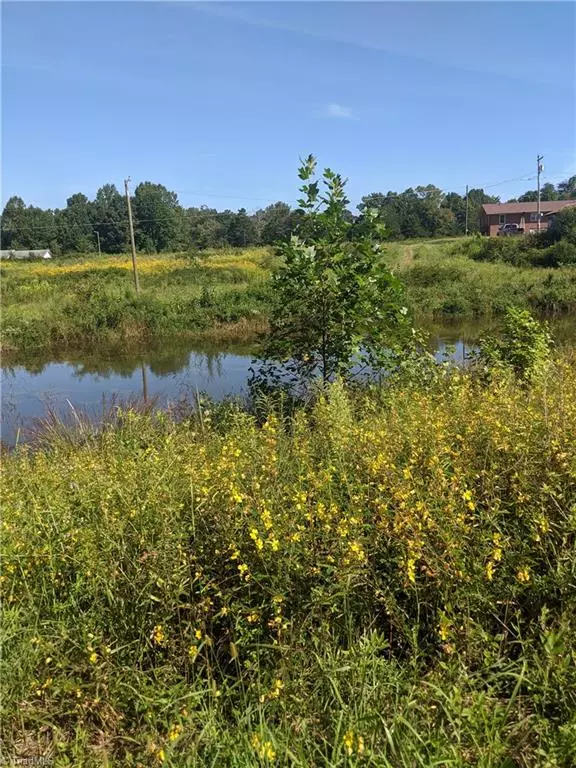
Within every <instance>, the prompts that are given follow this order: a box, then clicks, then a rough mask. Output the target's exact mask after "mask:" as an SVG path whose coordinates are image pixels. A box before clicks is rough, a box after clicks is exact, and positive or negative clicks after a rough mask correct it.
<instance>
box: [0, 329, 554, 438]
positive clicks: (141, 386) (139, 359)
mask: <svg viewBox="0 0 576 768" xmlns="http://www.w3.org/2000/svg"><path fill="white" fill-rule="evenodd" d="M429 330H430V331H431V340H430V343H431V345H432V347H433V349H434V350H435V353H436V355H437V357H438V359H441V358H442V357H443V356H444V355H445V354H447V349H448V350H450V351H449V356H450V357H451V358H452V359H453V360H454V361H455V362H457V363H459V364H462V363H464V362H465V359H466V354H467V353H468V352H469V351H470V350H471V349H472V348H473V346H474V341H475V340H476V339H477V338H478V335H479V334H480V333H481V332H482V331H483V330H484V327H481V326H480V325H478V324H476V325H467V326H457V325H452V326H435V327H432V328H430V329H429ZM561 336H565V333H564V332H562V333H561ZM450 348H452V349H450ZM253 359H254V352H253V350H251V349H250V348H246V347H238V346H236V347H235V346H220V347H215V346H199V345H198V344H195V345H194V344H191V343H183V342H182V340H173V341H172V342H171V341H169V340H165V341H163V343H162V344H161V345H158V344H155V345H152V346H150V347H149V348H147V349H146V350H145V351H142V352H140V353H138V354H134V353H132V354H123V353H122V352H119V351H118V349H116V350H114V351H112V350H107V351H106V350H101V351H100V352H98V353H92V354H86V353H84V354H72V353H70V354H68V355H67V356H65V357H61V358H59V359H55V358H52V359H51V358H39V357H36V358H30V359H27V360H25V361H22V362H18V364H14V365H8V364H7V365H3V367H2V441H3V442H4V443H5V444H6V445H8V446H13V445H14V444H15V443H17V442H24V441H26V440H27V439H29V438H30V436H31V435H32V434H33V432H34V431H35V429H36V428H37V426H38V423H39V420H40V419H42V418H44V417H46V415H47V414H48V413H49V412H50V411H51V412H53V413H55V414H57V415H58V416H59V418H61V419H62V420H63V421H72V420H73V419H74V412H75V411H76V412H81V413H85V414H87V415H88V416H89V417H90V418H92V419H95V420H97V419H99V418H101V416H102V414H103V412H105V411H106V409H107V406H109V405H110V404H111V403H114V402H126V401H128V400H129V401H131V402H133V401H135V400H147V401H153V402H154V404H155V405H158V406H160V407H166V406H169V405H172V404H176V403H178V401H190V400H192V399H193V398H194V397H195V396H196V394H197V393H205V394H207V395H208V396H210V397H211V398H214V399H216V400H221V399H223V398H225V397H226V396H229V395H240V396H241V395H243V394H246V384H247V380H248V377H249V373H250V367H251V365H252V361H253Z"/></svg>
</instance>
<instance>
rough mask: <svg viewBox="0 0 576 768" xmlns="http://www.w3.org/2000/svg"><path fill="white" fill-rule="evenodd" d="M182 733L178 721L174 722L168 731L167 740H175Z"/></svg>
mask: <svg viewBox="0 0 576 768" xmlns="http://www.w3.org/2000/svg"><path fill="white" fill-rule="evenodd" d="M181 733H182V726H181V725H180V723H175V724H174V725H173V726H172V728H170V730H169V731H168V741H176V739H177V738H178V736H180V734H181Z"/></svg>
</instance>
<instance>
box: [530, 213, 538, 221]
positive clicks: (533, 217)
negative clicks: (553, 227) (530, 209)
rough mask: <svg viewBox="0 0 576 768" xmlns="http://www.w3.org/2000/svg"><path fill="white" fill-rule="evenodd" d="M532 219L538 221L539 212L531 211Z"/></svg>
mask: <svg viewBox="0 0 576 768" xmlns="http://www.w3.org/2000/svg"><path fill="white" fill-rule="evenodd" d="M530 221H538V214H537V213H531V214H530Z"/></svg>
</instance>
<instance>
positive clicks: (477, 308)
mask: <svg viewBox="0 0 576 768" xmlns="http://www.w3.org/2000/svg"><path fill="white" fill-rule="evenodd" d="M385 248H386V250H387V253H388V255H389V264H390V266H391V267H393V268H394V269H395V270H396V271H398V273H399V274H400V276H401V277H402V280H403V282H404V284H405V286H406V294H407V302H408V305H409V306H410V308H411V309H412V311H413V313H414V314H415V316H416V319H417V321H426V322H428V321H430V320H431V319H468V320H469V319H473V318H484V319H486V318H490V317H498V316H500V315H502V314H503V312H504V311H505V309H506V307H507V306H510V305H515V306H518V307H523V308H527V309H530V310H531V311H533V312H536V313H540V314H546V315H560V314H569V313H571V312H574V311H575V310H576V267H575V266H572V267H570V266H566V267H561V268H558V269H543V268H538V267H516V266H512V265H509V264H503V263H488V262H478V261H474V260H473V259H471V258H468V257H467V256H466V254H465V247H464V241H463V240H462V239H443V240H437V241H413V242H412V241H404V242H401V243H389V244H387V245H386V246H385ZM277 263H278V261H277V257H275V256H274V254H273V251H272V250H271V249H267V248H251V249H238V250H227V251H207V252H205V253H203V254H202V255H201V257H198V256H192V255H187V254H163V255H154V256H146V255H140V256H139V257H138V264H139V274H140V285H141V294H140V296H136V295H135V293H134V289H133V283H132V274H131V268H132V266H131V260H130V257H129V256H128V255H124V256H103V257H97V256H93V255H92V256H90V257H78V258H75V259H66V260H64V259H62V260H55V261H53V262H50V263H37V262H36V263H34V262H32V263H25V262H3V263H2V267H1V278H2V281H1V287H2V307H3V312H2V346H3V350H4V352H5V353H7V354H8V355H10V353H11V352H12V353H23V352H29V351H32V350H35V349H38V350H40V349H42V350H51V351H53V352H58V351H61V350H62V349H74V348H82V349H86V348H88V347H93V346H95V345H98V344H102V343H107V344H118V343H121V344H124V345H126V344H132V345H139V344H142V343H149V342H150V340H151V339H153V338H162V337H169V336H174V335H181V336H190V337H197V338H199V339H209V340H212V341H219V340H225V341H232V340H238V341H249V340H254V339H255V338H256V337H257V336H258V334H260V333H262V332H263V331H265V330H266V328H267V322H268V316H269V312H270V308H271V302H272V296H271V286H270V275H271V272H272V270H273V269H274V267H275V265H276V264H277Z"/></svg>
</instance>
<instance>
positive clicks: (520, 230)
mask: <svg viewBox="0 0 576 768" xmlns="http://www.w3.org/2000/svg"><path fill="white" fill-rule="evenodd" d="M497 234H498V235H502V236H503V237H506V236H507V235H523V234H524V227H521V226H520V225H519V224H502V226H501V227H500V228H499V230H498V232H497Z"/></svg>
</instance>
